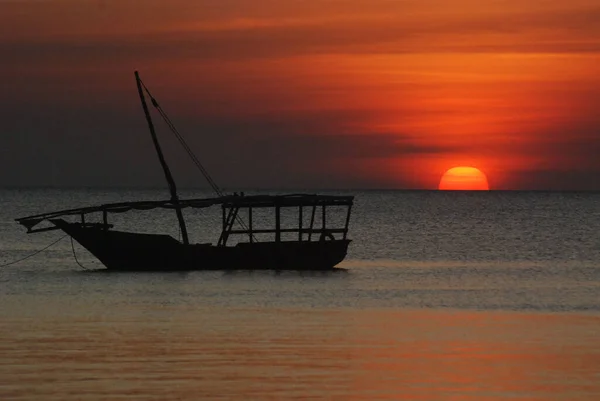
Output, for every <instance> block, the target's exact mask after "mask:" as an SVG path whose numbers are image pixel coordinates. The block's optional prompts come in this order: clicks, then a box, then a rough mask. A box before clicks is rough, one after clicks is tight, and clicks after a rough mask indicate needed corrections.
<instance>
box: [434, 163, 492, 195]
mask: <svg viewBox="0 0 600 401" xmlns="http://www.w3.org/2000/svg"><path fill="white" fill-rule="evenodd" d="M439 189H441V190H464V191H487V190H489V189H490V186H489V184H488V180H487V177H486V175H485V174H484V173H483V172H482V171H481V170H479V169H477V168H475V167H454V168H451V169H450V170H448V171H446V172H445V173H444V175H443V176H442V179H441V180H440V185H439Z"/></svg>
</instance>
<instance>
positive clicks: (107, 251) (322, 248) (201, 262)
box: [52, 219, 350, 271]
mask: <svg viewBox="0 0 600 401" xmlns="http://www.w3.org/2000/svg"><path fill="white" fill-rule="evenodd" d="M52 222H53V223H54V224H55V225H56V226H57V227H59V228H60V229H61V230H63V231H64V232H65V233H67V234H69V235H70V236H71V237H73V239H74V240H76V241H77V242H78V243H80V244H81V245H82V246H83V247H84V248H86V249H87V250H88V251H89V252H90V253H92V254H93V255H94V256H95V257H96V258H98V260H100V262H102V264H104V265H105V266H106V267H107V268H108V269H109V270H121V271H189V270H331V269H333V268H334V267H335V266H336V265H337V264H339V263H340V262H341V261H342V260H343V259H344V258H345V257H346V253H347V251H348V245H349V244H350V240H326V241H281V242H255V243H239V244H237V245H235V246H214V245H211V244H189V245H184V244H182V243H180V242H179V241H177V240H176V239H174V238H173V237H171V236H168V235H158V234H139V233H128V232H123V231H114V230H103V229H101V228H90V227H83V226H82V225H81V224H79V223H68V222H66V221H64V220H60V219H57V220H53V221H52Z"/></svg>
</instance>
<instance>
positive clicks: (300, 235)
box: [298, 206, 303, 242]
mask: <svg viewBox="0 0 600 401" xmlns="http://www.w3.org/2000/svg"><path fill="white" fill-rule="evenodd" d="M302 225H303V221H302V206H298V241H300V242H302Z"/></svg>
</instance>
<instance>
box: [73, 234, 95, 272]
mask: <svg viewBox="0 0 600 401" xmlns="http://www.w3.org/2000/svg"><path fill="white" fill-rule="evenodd" d="M71 250H72V251H73V257H74V258H75V262H76V263H77V264H78V265H79V267H81V268H82V269H83V270H91V269H88V268H87V267H85V266H84V265H82V264H81V263H79V259H77V254H76V253H75V245H74V244H73V237H71Z"/></svg>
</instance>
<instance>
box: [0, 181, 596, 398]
mask: <svg viewBox="0 0 600 401" xmlns="http://www.w3.org/2000/svg"><path fill="white" fill-rule="evenodd" d="M278 192H282V191H272V192H271V193H278ZM304 192H306V191H304ZM325 192H326V193H330V194H344V195H346V194H353V195H355V204H354V207H353V210H352V211H353V214H352V218H351V223H350V234H349V238H351V239H352V243H351V244H350V248H349V253H348V256H347V258H346V259H345V261H344V262H342V263H341V264H340V265H339V267H340V269H338V270H336V271H334V272H326V273H323V272H321V273H319V272H314V273H306V272H305V273H300V272H274V271H260V272H258V271H256V272H252V271H235V272H222V271H209V272H184V273H182V272H174V273H110V272H106V271H105V270H104V268H103V266H102V265H101V264H100V263H99V262H98V261H97V260H96V259H95V258H94V257H93V256H92V255H90V254H89V253H87V251H86V250H84V249H83V248H82V247H81V246H80V245H79V244H77V243H76V242H74V243H72V242H71V241H70V238H69V237H63V236H64V234H63V233H62V232H60V231H50V232H44V233H39V234H31V235H28V234H26V232H25V231H26V230H25V229H24V228H23V227H21V226H19V225H18V224H17V223H16V222H15V221H14V219H15V218H17V217H24V216H28V215H32V214H37V213H42V212H46V211H55V210H61V209H67V208H75V207H80V206H88V205H95V204H100V203H108V202H121V201H135V200H142V199H165V198H167V197H168V194H167V193H166V191H164V190H159V189H103V190H101V189H63V190H58V189H3V190H0V264H1V265H2V267H1V268H0V399H2V400H61V401H62V400H478V401H486V400H488V401H492V400H528V401H533V400H565V401H566V400H569V401H571V400H579V401H585V400H590V401H592V400H593V401H597V400H600V341H599V340H600V193H593V192H501V191H490V192H454V191H451V192H441V191H342V192H333V191H325ZM246 193H247V194H253V193H259V192H256V191H249V190H246ZM205 196H210V194H209V193H207V192H204V191H201V190H188V191H183V192H182V197H205ZM217 209H218V208H217ZM185 213H186V220H188V221H189V230H190V236H191V238H192V241H197V242H213V243H214V242H216V240H217V236H218V229H219V221H220V220H219V219H220V210H215V211H209V210H186V212H185ZM205 213H207V214H210V216H209V215H205ZM112 219H113V220H112V221H111V222H113V223H114V224H115V225H116V226H118V227H119V228H130V229H131V230H134V231H141V232H165V233H168V234H170V235H172V236H174V237H175V238H177V237H178V236H179V233H178V228H177V220H176V218H175V214H174V212H173V211H172V210H164V211H154V212H151V211H139V212H138V211H136V212H130V213H126V214H119V215H115V216H113V217H112ZM53 243H54V244H53ZM51 244H53V245H52V246H50V247H49V248H48V249H46V250H43V251H41V252H39V253H36V252H38V251H40V250H42V249H44V248H45V247H47V246H48V245H51ZM34 253H36V254H35V255H34ZM31 255H33V256H31ZM29 256H30V257H29ZM23 258H26V259H24V260H21V261H20V262H17V263H13V264H9V263H12V262H14V261H17V260H19V259H23Z"/></svg>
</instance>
